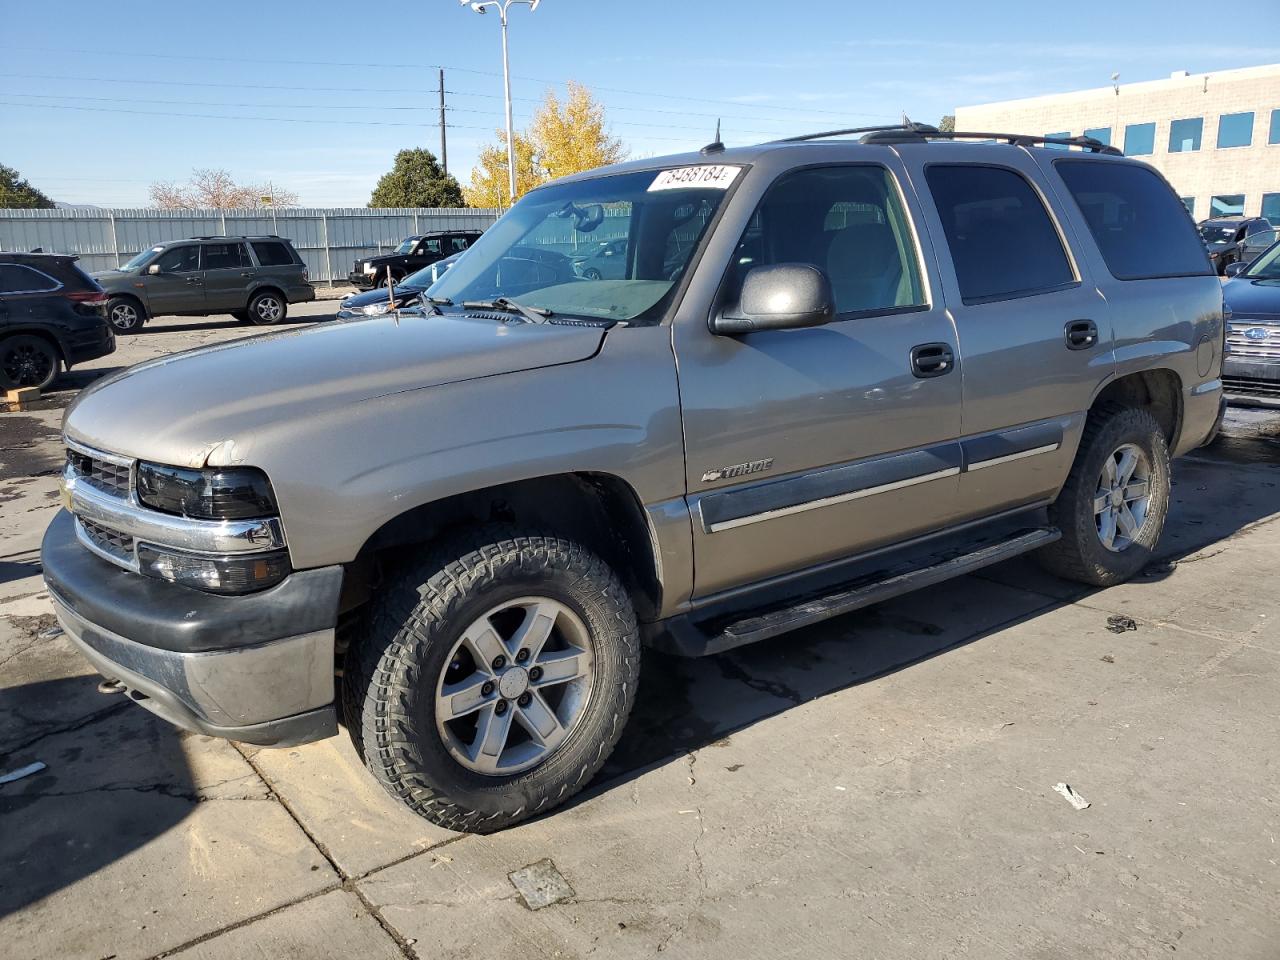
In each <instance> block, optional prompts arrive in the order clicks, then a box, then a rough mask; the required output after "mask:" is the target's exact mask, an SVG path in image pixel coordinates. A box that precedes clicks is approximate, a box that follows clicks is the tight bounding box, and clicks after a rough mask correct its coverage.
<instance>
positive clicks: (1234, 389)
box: [1222, 377, 1280, 400]
mask: <svg viewBox="0 0 1280 960" xmlns="http://www.w3.org/2000/svg"><path fill="white" fill-rule="evenodd" d="M1222 388H1223V389H1224V390H1226V392H1227V393H1234V394H1239V395H1242V396H1246V397H1267V398H1269V399H1272V400H1280V382H1277V381H1275V380H1246V379H1245V378H1244V377H1223V378H1222Z"/></svg>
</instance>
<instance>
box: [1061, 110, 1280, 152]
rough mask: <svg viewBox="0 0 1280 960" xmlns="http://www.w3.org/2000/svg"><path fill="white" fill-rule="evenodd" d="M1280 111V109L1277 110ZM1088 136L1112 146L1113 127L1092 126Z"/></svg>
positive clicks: (1087, 132) (1086, 134)
mask: <svg viewBox="0 0 1280 960" xmlns="http://www.w3.org/2000/svg"><path fill="white" fill-rule="evenodd" d="M1276 112H1277V113H1280V110H1277V111H1276ZM1084 135H1085V136H1086V137H1090V138H1092V139H1094V140H1097V141H1098V142H1099V143H1105V144H1106V145H1107V146H1111V128H1110V127H1090V128H1089V129H1087V130H1086V131H1085V132H1084Z"/></svg>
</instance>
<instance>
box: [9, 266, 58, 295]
mask: <svg viewBox="0 0 1280 960" xmlns="http://www.w3.org/2000/svg"><path fill="white" fill-rule="evenodd" d="M61 286H62V284H61V283H59V282H58V281H57V280H55V279H54V278H53V277H51V276H49V275H48V274H47V273H45V272H44V271H42V270H36V269H34V268H32V267H28V266H24V265H23V264H21V263H0V294H3V293H50V292H52V291H54V290H57V289H58V288H59V287H61Z"/></svg>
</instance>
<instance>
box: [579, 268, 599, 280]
mask: <svg viewBox="0 0 1280 960" xmlns="http://www.w3.org/2000/svg"><path fill="white" fill-rule="evenodd" d="M582 276H583V278H584V279H586V280H599V279H600V271H599V270H597V269H596V268H595V267H587V269H585V270H583V271H582Z"/></svg>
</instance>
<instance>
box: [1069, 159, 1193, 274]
mask: <svg viewBox="0 0 1280 960" xmlns="http://www.w3.org/2000/svg"><path fill="white" fill-rule="evenodd" d="M1054 169H1055V170H1057V171H1058V174H1059V175H1060V176H1061V177H1062V180H1063V182H1064V183H1065V184H1066V185H1067V190H1068V191H1069V192H1070V193H1071V196H1072V198H1073V199H1074V200H1075V202H1076V206H1078V207H1079V208H1080V213H1081V215H1082V216H1083V217H1084V220H1085V223H1087V224H1088V225H1089V232H1090V233H1092V234H1093V239H1094V240H1096V241H1097V243H1098V249H1099V250H1100V251H1101V253H1102V259H1103V260H1105V261H1106V264H1107V269H1108V270H1109V271H1111V275H1112V276H1113V277H1115V278H1116V279H1117V280H1144V279H1151V278H1155V277H1182V276H1188V275H1193V276H1195V275H1202V274H1208V273H1209V272H1210V269H1209V260H1208V258H1207V257H1206V256H1205V252H1204V245H1203V244H1202V243H1201V242H1200V237H1199V235H1198V234H1197V233H1196V228H1195V225H1194V224H1193V223H1192V222H1191V218H1190V217H1188V216H1187V214H1186V210H1185V208H1184V207H1182V204H1181V203H1179V201H1178V197H1177V196H1176V195H1175V194H1174V192H1173V190H1171V189H1170V188H1169V185H1168V184H1167V183H1165V181H1164V180H1163V179H1161V177H1160V175H1159V174H1157V173H1155V172H1153V171H1151V170H1148V169H1147V168H1146V167H1139V166H1136V165H1133V164H1128V163H1111V162H1108V161H1105V160H1059V161H1057V162H1056V163H1055V164H1054Z"/></svg>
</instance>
